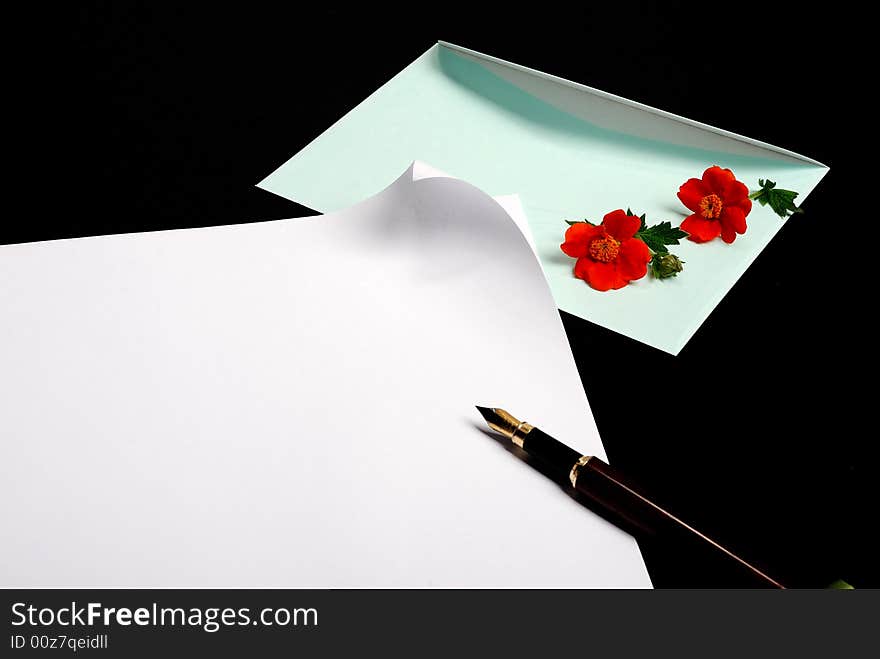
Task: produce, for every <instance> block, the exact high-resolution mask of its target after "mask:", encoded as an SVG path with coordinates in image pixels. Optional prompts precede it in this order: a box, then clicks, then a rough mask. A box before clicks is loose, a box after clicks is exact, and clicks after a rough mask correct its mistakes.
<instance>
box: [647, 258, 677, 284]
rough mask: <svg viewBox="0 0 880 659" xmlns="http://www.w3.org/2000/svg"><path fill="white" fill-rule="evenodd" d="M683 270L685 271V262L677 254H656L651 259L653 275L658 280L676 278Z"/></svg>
mask: <svg viewBox="0 0 880 659" xmlns="http://www.w3.org/2000/svg"><path fill="white" fill-rule="evenodd" d="M682 270H684V261H682V260H681V259H679V258H678V257H677V256H676V255H675V254H669V253H667V254H654V258H652V259H651V274H653V275H654V276H655V277H656V278H657V279H667V278H669V277H675V275H677V274H678V273H679V272H681V271H682Z"/></svg>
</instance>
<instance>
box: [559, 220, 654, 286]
mask: <svg viewBox="0 0 880 659" xmlns="http://www.w3.org/2000/svg"><path fill="white" fill-rule="evenodd" d="M641 224H642V223H641V220H639V218H637V217H636V216H634V215H627V214H626V213H625V212H623V211H622V210H616V211H612V212H610V213H608V215H606V216H605V218H604V219H603V220H602V224H599V225H593V224H587V223H586V222H578V223H577V224H573V225H571V226H570V227H569V228H568V231H566V232H565V242H564V243H562V245H560V247H562V251H563V252H565V253H566V254H568V255H569V256H572V257H574V258H576V259H577V262H576V263H575V264H574V276H575V277H578V278H579V279H583V280H584V281H585V282H587V283H588V284H589V285H590V286H592V287H593V288H595V289H596V290H597V291H607V290H609V289H611V288H615V289H616V288H623V287H624V286H626V285H627V284H628V283H629V282H631V281H632V280H634V279H641V278H642V277H644V276H645V273H647V272H648V261H650V260H651V252H650V251H649V250H648V246H647V245H646V244H645V243H643V242H642V241H641V240H639V239H638V238H634V237H633V236H635V233H636V231H638V230H639V227H640V226H641Z"/></svg>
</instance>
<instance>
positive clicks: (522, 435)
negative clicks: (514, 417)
mask: <svg viewBox="0 0 880 659" xmlns="http://www.w3.org/2000/svg"><path fill="white" fill-rule="evenodd" d="M533 428H534V426H533V425H532V424H531V423H528V422H527V421H522V422H520V424H519V425H518V426H517V427H516V429H515V430H514V431H513V435H512V436H511V437H510V440H511V441H512V442H513V443H514V444H516V445H517V446H519V447H520V448H522V447H523V444H525V441H526V435H528V434H529V433H530V432H531V431H532V429H533Z"/></svg>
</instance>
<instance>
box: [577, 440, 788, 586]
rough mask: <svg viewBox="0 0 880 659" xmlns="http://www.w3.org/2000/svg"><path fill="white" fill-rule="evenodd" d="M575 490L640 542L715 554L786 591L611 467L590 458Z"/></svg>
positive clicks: (580, 471)
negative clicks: (654, 501) (650, 540)
mask: <svg viewBox="0 0 880 659" xmlns="http://www.w3.org/2000/svg"><path fill="white" fill-rule="evenodd" d="M574 487H575V489H576V490H577V491H578V492H579V493H580V494H582V495H583V496H585V497H587V498H588V499H590V500H592V501H593V502H595V503H597V504H598V505H599V506H600V507H601V508H602V509H603V513H604V514H605V515H606V516H609V517H612V518H616V519H613V520H612V521H616V522H623V523H624V524H625V525H626V526H628V527H629V528H630V529H631V530H633V532H634V533H635V534H636V535H637V536H638V537H640V538H643V539H652V538H657V539H662V540H663V541H664V542H667V541H672V542H673V543H678V544H676V546H681V547H682V548H688V547H690V548H692V549H695V550H698V551H700V552H703V553H706V554H711V555H713V556H715V557H716V558H717V559H721V560H722V561H724V562H725V563H727V564H730V565H731V566H736V569H738V570H745V571H747V572H748V573H750V574H751V576H752V577H753V578H754V580H755V583H756V584H760V585H763V586H769V587H773V588H783V586H782V585H781V584H779V583H778V582H777V581H775V580H774V579H772V578H771V577H769V576H767V575H766V574H764V573H763V572H761V571H760V570H759V569H758V568H756V567H755V566H753V565H751V564H750V563H748V562H746V561H745V560H743V559H742V558H740V557H739V556H737V555H736V554H734V553H733V552H731V551H730V550H729V549H727V548H726V547H723V546H722V545H721V544H719V543H717V542H716V541H715V540H713V539H712V538H709V537H708V536H706V535H704V534H703V533H701V532H700V531H698V530H696V529H694V528H693V527H691V526H689V525H688V524H686V523H685V522H683V521H682V520H680V519H678V518H677V517H675V516H674V515H672V514H671V513H669V512H667V511H666V510H664V509H663V508H661V507H660V506H658V505H656V504H655V503H653V502H652V501H650V500H649V499H648V498H647V497H645V496H644V495H642V494H641V493H640V492H639V491H638V490H637V489H636V488H635V487H634V486H633V485H632V484H631V483H630V482H628V480H627V479H626V478H625V477H624V476H623V475H622V474H621V473H620V472H619V471H617V470H616V469H614V468H613V467H612V466H611V465H609V464H607V463H605V462H603V461H602V460H600V459H599V458H595V457H593V458H590V459H589V460H588V461H587V462H586V463H585V464H583V465H581V466H579V467H578V469H577V479H576V480H575V482H574Z"/></svg>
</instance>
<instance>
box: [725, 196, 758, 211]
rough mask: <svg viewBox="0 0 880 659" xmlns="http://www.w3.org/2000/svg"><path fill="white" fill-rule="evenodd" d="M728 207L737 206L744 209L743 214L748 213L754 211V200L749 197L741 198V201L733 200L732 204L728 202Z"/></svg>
mask: <svg viewBox="0 0 880 659" xmlns="http://www.w3.org/2000/svg"><path fill="white" fill-rule="evenodd" d="M727 206H728V207H730V206H735V207H737V208H739V209H740V210H742V212H743V215H748V214H749V213H750V212H751V211H752V200H751V199H749V198H748V197H745V198H744V199H740V200H739V201H736V202H733V203H732V204H730V203H729V204H727Z"/></svg>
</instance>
